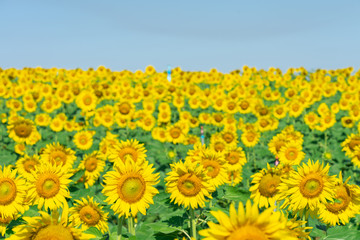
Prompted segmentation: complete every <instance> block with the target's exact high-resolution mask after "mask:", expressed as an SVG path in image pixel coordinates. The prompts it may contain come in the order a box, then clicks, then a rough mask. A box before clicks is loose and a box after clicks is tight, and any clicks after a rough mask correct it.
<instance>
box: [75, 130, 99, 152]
mask: <svg viewBox="0 0 360 240" xmlns="http://www.w3.org/2000/svg"><path fill="white" fill-rule="evenodd" d="M94 135H95V131H80V132H77V133H76V134H75V135H74V139H73V142H74V143H75V145H76V147H77V148H78V149H81V150H89V149H90V148H91V146H92V145H93V136H94Z"/></svg>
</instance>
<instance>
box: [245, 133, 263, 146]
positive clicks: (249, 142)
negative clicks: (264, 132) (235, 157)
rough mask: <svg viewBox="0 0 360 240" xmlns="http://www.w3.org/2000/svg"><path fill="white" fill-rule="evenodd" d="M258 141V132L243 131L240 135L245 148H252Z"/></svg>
mask: <svg viewBox="0 0 360 240" xmlns="http://www.w3.org/2000/svg"><path fill="white" fill-rule="evenodd" d="M259 139H260V133H259V132H258V131H245V132H243V133H242V134H241V141H242V143H243V144H244V145H245V146H246V147H254V146H255V145H256V144H257V143H258V142H259Z"/></svg>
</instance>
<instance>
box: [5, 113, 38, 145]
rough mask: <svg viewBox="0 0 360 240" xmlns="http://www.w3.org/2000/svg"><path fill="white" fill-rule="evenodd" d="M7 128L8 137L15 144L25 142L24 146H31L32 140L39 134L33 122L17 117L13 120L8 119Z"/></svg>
mask: <svg viewBox="0 0 360 240" xmlns="http://www.w3.org/2000/svg"><path fill="white" fill-rule="evenodd" d="M7 128H8V133H9V137H10V138H11V139H13V140H14V141H15V142H17V143H25V142H26V144H30V145H33V144H32V139H34V138H35V137H36V136H35V135H39V132H38V131H37V130H36V126H35V124H34V123H33V121H31V120H29V119H25V118H22V117H17V118H14V119H11V118H10V120H9V125H8V126H7ZM38 140H40V139H38ZM35 143H36V142H35ZM35 143H34V144H35Z"/></svg>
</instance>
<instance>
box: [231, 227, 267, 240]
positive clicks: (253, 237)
mask: <svg viewBox="0 0 360 240" xmlns="http://www.w3.org/2000/svg"><path fill="white" fill-rule="evenodd" d="M238 239H241V240H267V239H268V237H267V236H266V233H265V232H263V231H261V230H260V229H259V228H257V227H255V226H252V225H245V226H243V227H240V228H238V229H236V230H235V231H234V232H232V233H231V235H230V236H229V237H227V238H226V240H238Z"/></svg>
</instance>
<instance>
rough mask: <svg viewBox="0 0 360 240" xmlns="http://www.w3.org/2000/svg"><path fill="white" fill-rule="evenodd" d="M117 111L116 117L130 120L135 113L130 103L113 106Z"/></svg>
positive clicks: (123, 102) (119, 103) (125, 102)
mask: <svg viewBox="0 0 360 240" xmlns="http://www.w3.org/2000/svg"><path fill="white" fill-rule="evenodd" d="M115 108H116V109H117V113H116V115H115V116H116V117H120V118H125V119H131V117H132V116H133V115H134V112H135V109H136V108H135V105H134V104H133V103H132V102H130V101H126V100H125V101H122V102H118V103H116V104H115Z"/></svg>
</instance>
